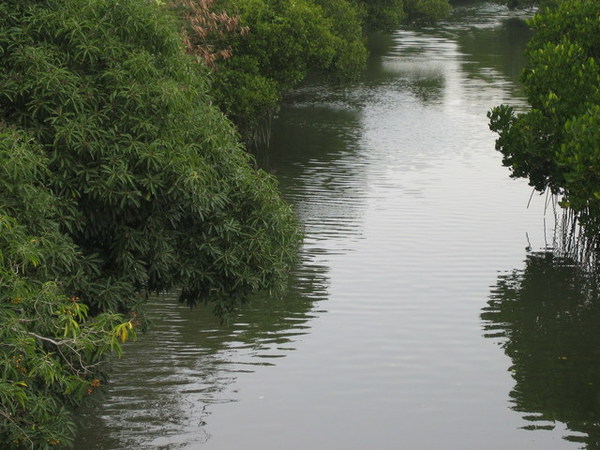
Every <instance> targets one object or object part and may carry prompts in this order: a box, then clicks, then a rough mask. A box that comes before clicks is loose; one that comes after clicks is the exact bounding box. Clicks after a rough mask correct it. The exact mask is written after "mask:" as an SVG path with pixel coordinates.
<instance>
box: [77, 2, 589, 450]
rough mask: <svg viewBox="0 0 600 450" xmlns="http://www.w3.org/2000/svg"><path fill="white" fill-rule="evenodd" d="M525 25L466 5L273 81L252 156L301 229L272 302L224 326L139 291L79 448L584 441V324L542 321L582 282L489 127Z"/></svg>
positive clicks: (509, 92)
mask: <svg viewBox="0 0 600 450" xmlns="http://www.w3.org/2000/svg"><path fill="white" fill-rule="evenodd" d="M523 17H524V14H523V13H514V12H509V11H508V10H506V9H503V8H501V7H497V6H491V5H483V6H477V7H464V8H461V9H458V10H457V11H456V13H455V15H454V16H453V18H452V19H451V20H449V21H448V22H446V23H444V24H442V25H441V26H439V27H435V28H426V29H407V30H400V31H398V32H396V33H394V34H393V35H392V36H379V37H374V39H373V40H372V46H373V49H374V56H373V58H372V59H371V61H370V64H369V70H368V71H367V73H366V74H365V76H364V77H363V79H361V80H360V81H358V82H355V83H351V84H345V85H331V84H328V83H327V82H324V81H315V82H312V83H310V84H307V85H305V86H304V87H302V88H301V89H298V90H296V91H294V92H292V93H290V95H289V98H288V99H287V101H286V103H285V104H284V106H283V109H282V111H281V114H280V117H279V118H278V119H277V120H276V122H275V123H274V126H273V138H272V142H271V144H270V146H269V148H268V149H263V150H262V151H260V152H259V153H258V159H259V162H260V164H261V165H263V166H264V167H265V168H266V169H267V170H269V171H271V172H272V173H274V174H275V175H276V176H277V177H278V179H279V180H280V183H281V189H282V191H283V194H284V196H285V197H286V199H287V200H288V201H290V202H291V203H292V204H293V205H294V207H295V209H296V211H297V212H298V215H299V217H300V220H301V222H302V225H303V227H304V228H305V231H306V239H305V242H304V245H303V247H302V250H301V260H302V261H301V264H300V265H299V267H298V268H297V270H296V271H295V273H294V276H293V277H292V280H291V282H290V287H289V290H288V292H287V293H286V294H285V295H284V296H283V298H281V299H275V300H273V299H266V298H257V299H255V300H254V301H253V302H252V303H251V304H250V305H248V306H247V307H246V308H245V309H244V310H243V311H242V312H241V313H240V315H239V318H238V319H237V321H236V322H235V323H233V324H231V325H229V326H223V325H221V324H219V323H218V321H217V320H215V319H214V318H213V317H212V316H211V314H210V311H209V310H207V309H203V308H200V309H196V310H192V311H189V310H187V309H186V308H184V307H182V306H180V305H177V304H176V302H175V301H174V300H173V299H172V298H170V297H168V296H167V297H165V298H160V299H157V300H155V301H153V303H152V305H151V311H152V314H153V315H154V317H155V322H156V324H155V326H154V328H153V329H152V331H151V332H150V333H149V334H147V335H145V336H142V337H141V338H140V340H139V341H138V342H136V343H133V344H131V345H128V346H127V349H126V356H125V357H124V358H123V359H121V360H118V361H116V362H115V363H114V367H113V371H112V372H113V378H112V385H111V388H110V391H109V395H108V398H107V401H106V402H105V404H104V405H103V406H102V407H100V408H98V409H96V410H93V411H89V412H87V413H86V416H85V418H84V420H85V424H84V429H83V430H82V432H81V433H80V438H79V441H78V445H77V447H78V448H81V449H116V448H136V449H144V448H147V449H151V448H163V449H179V448H190V449H196V448H201V449H207V450H208V449H215V450H216V449H219V450H221V449H222V450H225V449H248V450H252V449H257V450H258V449H273V450H275V449H288V450H296V449H297V450H303V449H323V450H325V449H327V450H335V449H344V450H348V449H357V450H358V449H411V450H415V449H424V450H425V449H426V450H430V449H446V450H452V449H457V450H458V449H460V450H464V449H488V450H492V449H502V450H504V449H507V448H510V449H548V448H552V449H572V448H579V447H581V446H582V445H585V443H586V442H587V443H588V448H596V447H594V445H595V444H594V443H595V442H596V441H597V438H596V437H593V436H595V435H597V431H595V429H596V425H594V424H593V422H594V421H595V422H598V417H599V416H598V414H596V411H597V408H596V400H595V399H598V398H600V395H598V394H600V392H599V391H598V388H597V387H596V386H598V385H599V384H598V383H600V380H598V376H597V375H596V374H598V373H600V371H599V370H598V369H599V368H598V367H597V364H598V361H600V359H599V358H595V356H596V354H597V352H598V350H597V349H598V348H600V346H598V345H597V344H596V341H597V334H596V329H598V326H597V325H596V324H598V320H600V315H599V314H598V313H597V311H596V309H597V308H591V309H590V310H591V311H592V313H590V314H587V315H586V314H583V315H580V316H578V317H580V320H579V322H577V323H575V324H573V323H570V325H569V326H570V327H571V328H569V329H568V330H567V329H564V328H561V329H560V330H559V329H558V328H560V327H561V324H560V323H558V322H556V321H554V318H555V316H561V317H562V315H563V314H573V311H580V310H581V309H582V308H584V307H585V305H589V304H590V300H589V299H590V295H591V294H590V293H589V289H588V290H586V289H583V288H581V287H580V286H579V285H578V284H577V283H583V285H585V283H586V281H585V280H586V279H588V278H586V276H584V275H582V272H581V271H580V269H578V268H577V264H576V263H574V262H572V261H571V262H569V261H567V260H564V259H560V258H558V257H556V258H555V257H553V256H552V255H553V254H552V253H548V252H547V251H546V250H545V249H546V248H547V247H548V246H549V245H550V244H551V243H552V227H551V226H549V225H547V223H551V221H549V220H546V221H545V220H544V209H545V201H544V199H543V198H539V197H537V196H535V197H534V198H533V200H532V202H531V206H530V207H529V208H527V204H528V201H529V198H530V194H531V190H530V188H529V187H528V186H527V184H526V182H524V181H522V180H520V181H519V180H511V179H510V178H509V172H508V169H506V168H504V167H502V165H501V157H500V155H499V154H497V153H496V152H495V151H494V139H495V136H494V135H493V134H492V133H491V132H490V131H489V130H488V126H487V119H486V112H487V111H488V110H489V109H490V108H491V107H493V106H495V105H498V104H500V103H503V102H505V103H511V104H514V105H520V106H521V107H524V101H523V99H522V91H521V88H520V86H519V84H518V82H517V78H516V77H517V75H518V73H519V71H520V69H521V67H522V66H523V64H524V56H523V49H524V45H525V42H526V40H527V39H528V37H529V31H528V30H527V27H526V26H525V25H524V23H523V21H522V19H523ZM548 255H550V256H548ZM543 264H548V268H547V269H539V268H540V266H542V267H543ZM562 267H570V268H571V269H565V270H563V269H561V268H562ZM540 270H541V272H540ZM556 277H559V278H560V277H562V278H560V279H562V280H567V281H565V282H558V283H557V284H552V285H548V280H553V279H555V278H556ZM532 278H535V279H536V280H537V281H538V283H540V286H541V287H539V288H538V287H535V286H533V287H531V284H530V280H531V279H532ZM588 285H589V282H588ZM544 286H551V287H549V288H548V289H549V290H544ZM560 289H563V290H564V289H566V291H565V292H566V293H565V294H564V295H566V296H568V298H569V302H567V303H566V304H563V303H561V302H562V300H561V299H563V298H564V296H563V294H561V292H563V291H561V290H560ZM586 292H587V294H586ZM552 293H554V294H555V295H556V298H554V297H553V298H552V299H546V297H545V295H546V294H552ZM586 302H587V303H586ZM546 303H552V306H551V308H550V309H544V305H545V304H546ZM578 305H583V306H578ZM538 310H544V313H543V314H542V313H540V314H539V315H538V316H536V315H535V312H536V311H538ZM563 322H564V323H568V320H564V321H563ZM535 327H538V328H535ZM580 327H586V330H587V331H586V332H585V334H582V335H581V336H580V337H578V334H577V332H576V331H577V330H578V329H579V328H580ZM539 330H543V331H544V333H546V334H544V335H543V336H547V337H549V338H552V339H554V338H555V339H556V341H557V342H556V343H552V344H551V343H549V341H548V340H547V339H545V338H543V337H542V335H540V334H539V333H538V331H539ZM561 330H562V331H561ZM583 342H586V343H591V342H593V343H594V345H592V344H586V345H587V346H585V347H583ZM496 344H498V345H496ZM572 346H576V347H578V348H580V350H577V351H576V350H575V349H574V348H575V347H573V348H571V347H572ZM584 348H585V349H586V350H585V351H584V350H583V349H584ZM571 350H572V351H571ZM588 350H589V352H588ZM576 355H578V356H576ZM598 356H600V355H598ZM567 365H568V366H569V367H571V369H569V370H563V368H564V367H563V366H567ZM582 373H585V374H587V375H586V376H583V375H581V374H582ZM559 391H560V392H559ZM590 436H591V437H590Z"/></svg>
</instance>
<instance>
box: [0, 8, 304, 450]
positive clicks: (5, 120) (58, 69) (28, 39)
mask: <svg viewBox="0 0 600 450" xmlns="http://www.w3.org/2000/svg"><path fill="white" fill-rule="evenodd" d="M0 63H1V67H2V75H1V77H0V159H1V162H2V165H1V166H0V167H1V168H0V188H1V189H0V227H1V228H2V233H1V234H0V283H1V291H0V333H1V334H2V347H1V349H0V363H1V364H0V370H1V371H2V381H1V382H0V401H1V405H0V442H3V443H9V445H11V446H13V447H15V448H19V447H26V448H30V447H32V446H33V447H35V448H44V447H50V446H54V445H64V446H68V445H69V442H70V439H71V438H72V435H73V421H72V420H71V416H70V412H69V408H72V407H75V406H76V405H78V404H79V403H80V402H81V401H82V400H83V399H84V398H85V397H86V396H87V395H88V394H89V393H91V392H93V391H94V390H95V389H96V388H97V387H98V386H99V385H100V384H101V383H102V381H103V374H102V366H101V365H99V363H100V361H101V359H102V357H103V356H104V355H105V354H106V353H107V352H109V351H111V350H118V349H119V345H120V342H122V341H124V340H126V339H127V337H128V336H129V335H130V334H131V333H132V332H134V331H135V329H136V328H137V327H139V321H140V320H142V319H141V317H140V316H139V312H138V304H139V303H140V302H141V301H143V299H144V297H145V295H147V293H148V292H151V291H164V290H167V289H173V288H175V287H180V288H182V291H181V300H182V301H185V302H187V303H189V304H194V303H196V302H198V301H206V302H213V304H214V305H215V307H216V309H217V311H218V312H219V313H221V314H225V313H227V311H229V310H231V309H232V308H234V307H235V305H236V304H237V303H239V302H240V301H241V300H242V299H244V298H245V296H246V295H248V294H249V293H251V292H253V291H255V290H259V289H273V288H277V286H280V285H282V283H283V281H284V280H285V276H286V273H287V270H288V267H289V265H290V263H291V262H292V261H293V259H294V254H295V248H296V245H297V243H298V232H297V228H296V224H295V219H294V216H293V214H292V211H291V209H290V208H289V207H288V206H287V205H286V204H284V203H283V201H282V200H281V199H280V197H279V194H278V192H277V190H276V186H275V183H274V181H273V180H272V178H271V177H270V176H268V175H267V174H266V173H264V172H262V171H260V170H256V169H254V168H253V167H252V161H251V159H250V157H249V156H248V154H247V153H246V152H245V151H244V150H243V148H242V147H241V146H240V144H239V143H238V141H237V138H236V132H235V130H234V128H233V127H232V125H231V124H230V122H229V121H227V120H226V119H225V117H224V116H223V114H222V113H221V112H220V111H219V110H218V109H217V107H215V106H214V105H213V104H212V99H211V97H210V96H209V83H208V70H207V69H206V68H205V66H203V65H200V64H198V63H197V62H195V61H193V60H192V59H191V58H190V57H189V56H187V55H186V54H185V53H184V51H183V44H182V40H181V37H180V35H179V33H178V26H177V25H176V23H175V21H174V20H173V19H172V17H171V16H170V15H168V14H166V13H165V10H164V9H163V8H162V7H161V6H160V5H157V4H155V3H152V2H148V1H146V0H121V1H119V2H116V1H112V0H46V1H35V0H29V1H23V0H3V1H2V2H0ZM119 314H124V315H126V316H125V317H124V316H121V315H119Z"/></svg>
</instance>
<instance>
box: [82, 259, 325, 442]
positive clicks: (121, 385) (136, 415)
mask: <svg viewBox="0 0 600 450" xmlns="http://www.w3.org/2000/svg"><path fill="white" fill-rule="evenodd" d="M302 267H303V268H302V269H301V270H298V271H297V272H296V273H295V274H294V276H293V277H292V280H290V288H289V290H288V291H287V293H286V296H285V298H283V299H278V300H277V301H274V300H273V299H271V298H268V297H264V296H258V297H256V298H254V299H253V300H252V302H250V303H249V304H247V305H245V306H244V307H243V308H242V311H241V312H240V313H239V314H238V317H237V320H236V321H235V322H234V323H233V324H230V325H227V324H222V323H220V322H219V321H218V320H217V319H216V317H215V316H214V315H213V314H212V312H211V310H210V308H209V307H206V306H202V305H201V306H200V307H198V308H195V309H193V310H189V309H188V308H187V307H184V306H182V305H180V304H178V303H177V300H176V298H177V296H176V295H167V296H161V297H158V298H154V299H152V300H151V302H150V304H149V311H148V312H149V315H150V319H151V320H152V321H153V322H154V324H153V326H152V327H151V332H149V333H148V334H145V335H142V336H141V337H140V339H139V340H138V341H136V342H133V343H129V344H127V345H126V349H125V350H126V357H124V358H123V359H121V360H115V361H114V362H113V363H112V365H111V369H110V371H111V373H112V374H113V376H112V378H111V388H110V391H109V394H108V397H107V398H106V399H104V405H103V408H102V411H101V415H99V411H97V410H95V409H93V408H91V409H89V410H87V411H82V417H81V422H82V424H83V429H82V431H81V433H80V434H79V436H78V439H77V441H76V445H75V448H80V449H82V450H83V449H85V450H93V449H130V448H131V449H133V448H135V449H142V448H147V449H154V448H165V449H166V448H168V449H176V448H184V447H188V446H189V445H192V446H196V445H200V444H202V443H206V442H207V440H208V439H209V438H210V433H209V432H208V431H207V430H206V429H205V428H204V426H205V425H206V421H207V420H209V416H210V414H211V406H213V405H215V404H224V403H225V404H226V403H235V402H236V401H237V395H236V394H237V392H236V390H235V387H234V385H235V382H236V380H237V378H238V376H239V375H240V374H246V373H252V372H254V370H256V368H257V367H263V366H272V365H274V364H275V361H277V360H278V359H279V358H283V357H285V356H286V355H287V354H288V353H289V352H290V351H293V350H294V349H295V341H296V340H297V339H298V338H300V337H301V336H302V335H304V334H306V333H308V332H309V330H310V325H309V323H310V320H311V319H313V318H314V317H315V315H317V314H319V313H320V311H319V310H318V309H317V308H315V307H314V306H313V302H314V301H317V300H319V299H323V298H325V297H326V295H327V279H326V278H325V277H324V274H325V273H326V272H327V269H326V268H325V267H320V266H318V265H312V266H311V265H310V264H303V265H302ZM194 448H195V447H194Z"/></svg>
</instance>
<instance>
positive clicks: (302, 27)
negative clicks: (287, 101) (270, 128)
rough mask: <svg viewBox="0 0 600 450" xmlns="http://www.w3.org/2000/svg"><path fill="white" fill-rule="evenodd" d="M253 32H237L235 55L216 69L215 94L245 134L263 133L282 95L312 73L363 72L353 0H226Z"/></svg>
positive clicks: (350, 74) (341, 75)
mask: <svg viewBox="0 0 600 450" xmlns="http://www.w3.org/2000/svg"><path fill="white" fill-rule="evenodd" d="M219 7H222V8H224V9H225V10H227V11H234V12H235V13H236V14H239V17H240V25H242V26H245V27H248V28H249V30H250V31H249V33H248V34H247V35H243V36H232V51H233V57H232V58H231V59H229V60H226V61H224V62H222V63H220V64H219V66H218V70H217V71H216V73H215V76H214V78H215V98H216V99H217V101H218V102H219V104H220V106H221V107H222V109H223V110H224V111H225V112H226V113H227V115H228V116H229V117H230V118H231V119H232V120H233V121H234V122H235V123H236V124H237V125H238V127H239V128H240V130H241V132H242V134H243V135H244V136H247V137H249V138H250V139H251V138H253V137H257V136H258V135H257V132H258V131H259V129H260V126H261V125H264V124H265V123H268V121H269V118H270V116H271V115H272V114H273V112H274V111H275V110H276V109H277V105H278V103H279V101H280V97H281V93H282V92H283V91H284V90H286V89H289V88H290V87H292V86H295V85H296V84H298V83H299V82H300V81H302V80H304V79H305V78H306V76H307V75H308V74H309V73H315V72H320V73H325V74H327V75H330V76H333V77H336V78H348V77H355V76H357V75H358V74H359V73H360V71H361V70H362V69H363V68H364V66H365V62H366V56H367V51H366V46H365V37H364V33H363V30H362V24H361V20H360V16H359V13H358V11H357V9H356V8H355V7H354V6H353V5H352V4H351V3H350V2H349V1H348V0H327V1H326V0H293V1H292V0H281V1H272V0H244V1H243V2H234V1H231V0H222V1H221V2H220V4H219Z"/></svg>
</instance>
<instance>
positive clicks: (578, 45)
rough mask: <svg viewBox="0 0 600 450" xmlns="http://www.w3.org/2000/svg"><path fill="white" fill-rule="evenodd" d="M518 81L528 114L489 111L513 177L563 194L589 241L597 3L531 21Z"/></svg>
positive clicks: (599, 39) (597, 120) (597, 141)
mask: <svg viewBox="0 0 600 450" xmlns="http://www.w3.org/2000/svg"><path fill="white" fill-rule="evenodd" d="M530 25H531V26H532V28H533V29H534V30H535V32H536V33H535V35H534V37H533V39H532V40H531V42H530V44H529V47H528V50H527V52H528V56H529V63H528V66H527V68H526V69H525V71H524V72H523V75H522V79H523V83H524V85H525V88H526V92H527V99H528V101H529V103H530V105H531V108H530V110H528V111H526V112H523V113H517V111H516V110H515V109H514V108H513V107H511V106H507V105H501V106H499V107H496V108H494V109H493V110H492V111H491V112H490V113H489V117H490V127H491V129H492V130H493V131H496V132H497V133H498V134H499V138H498V140H497V142H496V148H497V149H498V150H499V151H500V152H501V153H502V154H503V156H504V159H503V161H504V164H505V165H507V166H509V167H510V168H511V171H512V176H514V177H525V178H528V179H529V182H530V184H531V185H532V186H533V187H534V188H535V189H536V190H538V191H540V192H543V191H545V190H546V189H548V190H550V191H551V192H552V193H554V194H557V195H560V196H562V198H563V200H562V205H563V206H565V207H569V208H571V209H572V210H573V211H574V212H575V213H576V214H577V216H578V219H579V221H580V223H581V224H582V225H583V226H584V228H585V229H586V231H587V233H588V234H589V235H590V236H596V235H598V233H599V232H600V132H599V131H598V130H600V60H599V58H600V2H597V1H594V0H563V1H562V2H560V4H559V6H558V7H555V8H546V9H543V10H541V11H540V12H539V13H538V14H537V15H536V16H535V17H534V18H533V19H532V20H531V22H530Z"/></svg>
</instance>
